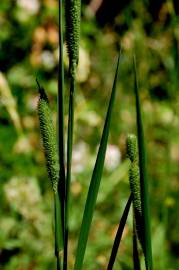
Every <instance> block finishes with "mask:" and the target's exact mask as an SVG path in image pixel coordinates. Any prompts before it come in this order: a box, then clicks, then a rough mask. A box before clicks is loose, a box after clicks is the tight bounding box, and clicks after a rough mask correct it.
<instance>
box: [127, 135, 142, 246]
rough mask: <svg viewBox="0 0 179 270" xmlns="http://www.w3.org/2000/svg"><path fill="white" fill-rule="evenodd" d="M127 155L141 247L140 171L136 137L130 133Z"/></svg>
mask: <svg viewBox="0 0 179 270" xmlns="http://www.w3.org/2000/svg"><path fill="white" fill-rule="evenodd" d="M126 144H127V145H126V147H127V156H128V158H129V159H130V161H131V164H130V168H129V183H130V189H131V193H132V197H133V208H134V217H135V223H136V231H137V235H138V238H139V241H140V243H141V245H142V247H143V237H142V235H143V233H142V207H141V195H140V192H141V191H140V171H139V166H138V151H137V138H136V136H135V135H133V134H130V135H128V136H127V143H126Z"/></svg>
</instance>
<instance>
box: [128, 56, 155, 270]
mask: <svg viewBox="0 0 179 270" xmlns="http://www.w3.org/2000/svg"><path fill="white" fill-rule="evenodd" d="M133 64H134V65H133V66H134V92H135V99H136V121H137V133H138V148H139V170H140V188H141V208H142V223H143V233H144V235H143V237H144V250H143V251H144V256H145V263H146V269H147V270H152V269H153V264H152V247H151V232H150V215H149V194H148V179H147V169H146V151H145V142H144V131H143V124H142V116H141V106H140V99H139V93H138V83H137V72H136V62H135V57H134V63H133Z"/></svg>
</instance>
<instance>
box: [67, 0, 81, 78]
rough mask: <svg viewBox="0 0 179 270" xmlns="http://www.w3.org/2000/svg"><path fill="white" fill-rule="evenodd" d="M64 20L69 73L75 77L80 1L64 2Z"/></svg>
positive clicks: (70, 0) (78, 40)
mask: <svg viewBox="0 0 179 270" xmlns="http://www.w3.org/2000/svg"><path fill="white" fill-rule="evenodd" d="M65 19H66V42H67V50H68V54H69V73H70V76H71V77H75V74H76V67H77V65H78V58H79V42H80V20H81V0H66V1H65Z"/></svg>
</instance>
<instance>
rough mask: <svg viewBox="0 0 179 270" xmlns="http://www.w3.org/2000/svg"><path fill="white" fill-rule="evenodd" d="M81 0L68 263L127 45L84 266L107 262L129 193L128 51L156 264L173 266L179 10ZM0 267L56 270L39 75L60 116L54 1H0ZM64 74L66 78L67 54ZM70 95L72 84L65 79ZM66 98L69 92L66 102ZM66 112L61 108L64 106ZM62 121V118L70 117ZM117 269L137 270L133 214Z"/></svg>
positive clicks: (178, 246) (177, 227)
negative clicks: (135, 70)
mask: <svg viewBox="0 0 179 270" xmlns="http://www.w3.org/2000/svg"><path fill="white" fill-rule="evenodd" d="M118 2H120V4H116V6H115V5H114V6H111V4H110V1H107V0H103V1H97V0H91V1H84V3H83V5H82V26H81V43H80V62H79V67H78V74H77V79H78V86H77V91H76V103H75V106H76V107H75V136H74V140H75V145H74V154H73V175H72V177H73V178H72V186H71V192H72V194H73V200H72V202H71V208H70V211H71V212H70V228H71V233H70V239H71V240H70V245H69V249H70V252H69V253H70V254H71V255H70V262H69V269H71V268H72V265H73V263H74V254H75V249H76V243H77V235H78V232H79V226H80V223H81V218H82V212H83V206H84V201H85V198H86V193H87V189H88V185H89V180H90V177H91V172H92V168H93V165H94V160H95V154H96V150H97V147H98V144H99V141H100V136H101V129H102V125H103V121H104V116H105V112H106V108H107V103H108V99H109V95H110V89H111V85H112V81H113V76H114V67H115V64H116V62H115V59H116V56H117V50H118V48H119V46H121V47H122V49H123V55H122V57H121V65H120V76H119V77H120V79H119V83H118V86H119V87H118V93H117V100H116V104H115V108H114V114H113V119H112V125H111V132H110V143H109V145H108V150H107V157H106V163H105V172H104V176H103V179H102V185H101V189H100V194H99V198H98V204H97V207H96V213H95V217H94V220H93V226H92V230H91V234H90V239H89V243H88V249H87V252H86V256H85V265H84V269H87V270H94V269H106V265H107V261H108V258H109V255H110V249H111V246H112V241H113V239H114V235H115V232H116V229H117V224H118V221H119V218H120V216H121V213H122V210H123V208H124V205H125V203H126V200H127V198H128V194H129V184H128V179H127V178H128V176H127V172H128V166H129V164H128V161H127V160H126V150H125V140H126V135H127V133H131V132H133V133H135V132H136V128H135V107H134V98H133V74H132V55H133V53H134V52H135V53H136V57H137V66H138V73H139V87H140V95H141V101H142V106H143V118H144V126H145V135H146V140H147V149H148V170H149V180H150V197H151V214H152V236H153V237H152V238H153V254H154V269H165V270H166V269H167V270H176V269H179V259H178V258H179V254H178V251H179V219H178V218H177V213H178V209H179V199H178V193H179V182H178V179H179V166H178V163H179V136H178V127H179V95H178V88H179V81H178V80H179V79H178V78H179V74H178V73H179V53H178V50H179V10H178V4H177V1H172V0H165V1H141V0H136V1H116V3H118ZM0 29H1V31H0V205H1V207H0V268H1V269H3V270H11V269H13V270H14V269H16V270H24V269H31V270H37V269H38V270H41V269H43V270H46V269H50V270H51V269H53V268H54V261H53V244H54V243H53V221H52V220H53V219H52V213H53V206H52V193H51V188H50V183H49V182H48V180H47V173H46V170H45V165H44V155H43V152H42V145H41V144H40V136H39V126H38V118H37V112H36V108H37V101H38V93H37V87H36V83H35V78H36V77H37V78H38V80H39V81H40V82H41V84H42V85H43V86H45V88H46V90H47V91H48V94H49V98H50V103H51V106H52V109H53V112H54V123H55V121H56V94H57V73H58V2H57V0H41V1H40V0H31V1H28V0H14V1H12V0H2V1H0ZM64 52H65V59H64V61H65V67H66V69H65V72H66V73H65V76H66V79H68V67H67V63H68V60H67V54H66V49H65V46H64ZM65 87H66V97H67V96H68V88H69V85H68V83H67V81H66V84H65ZM65 101H66V104H67V98H66V100H65ZM66 110H67V106H66ZM65 124H67V118H65ZM119 252H120V253H119V255H120V256H118V261H117V263H116V268H115V269H124V270H125V269H133V267H132V219H129V221H128V224H127V226H126V229H125V233H124V236H123V241H122V244H121V247H120V250H119Z"/></svg>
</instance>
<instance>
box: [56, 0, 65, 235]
mask: <svg viewBox="0 0 179 270" xmlns="http://www.w3.org/2000/svg"><path fill="white" fill-rule="evenodd" d="M62 7H63V5H62V0H59V72H58V101H57V103H58V117H57V128H58V153H59V163H60V172H59V184H58V193H59V197H60V201H61V216H62V225H63V231H64V208H65V205H64V201H65V158H64V152H65V144H64V64H63V22H62Z"/></svg>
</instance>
